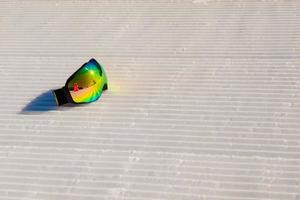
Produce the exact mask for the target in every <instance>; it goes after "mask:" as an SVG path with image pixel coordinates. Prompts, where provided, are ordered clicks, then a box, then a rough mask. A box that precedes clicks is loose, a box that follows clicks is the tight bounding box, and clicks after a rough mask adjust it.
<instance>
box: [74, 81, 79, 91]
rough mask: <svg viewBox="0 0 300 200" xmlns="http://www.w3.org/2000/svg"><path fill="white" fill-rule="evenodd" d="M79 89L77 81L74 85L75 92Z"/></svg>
mask: <svg viewBox="0 0 300 200" xmlns="http://www.w3.org/2000/svg"><path fill="white" fill-rule="evenodd" d="M78 90H79V88H78V84H77V83H74V85H73V91H74V92H77V91H78Z"/></svg>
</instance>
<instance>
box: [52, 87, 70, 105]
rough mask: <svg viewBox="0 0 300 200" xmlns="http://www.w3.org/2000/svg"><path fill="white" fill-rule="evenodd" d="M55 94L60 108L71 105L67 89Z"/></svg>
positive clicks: (63, 88) (57, 91) (56, 91)
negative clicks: (67, 104)
mask: <svg viewBox="0 0 300 200" xmlns="http://www.w3.org/2000/svg"><path fill="white" fill-rule="evenodd" d="M53 92H54V96H55V100H56V103H57V105H58V106H61V105H63V104H66V103H69V100H68V98H67V91H66V87H62V88H60V89H57V90H54V91H53Z"/></svg>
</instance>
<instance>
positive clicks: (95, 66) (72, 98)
mask: <svg viewBox="0 0 300 200" xmlns="http://www.w3.org/2000/svg"><path fill="white" fill-rule="evenodd" d="M107 89H108V87H107V77H106V74H105V72H104V69H103V67H102V66H101V65H100V64H99V63H98V62H97V61H96V60H95V59H94V58H92V59H91V60H90V61H89V62H87V63H85V64H83V65H82V66H81V67H80V68H79V69H78V70H77V71H76V72H75V73H74V74H72V75H71V76H70V77H69V78H68V80H67V82H66V84H65V86H64V87H62V88H60V89H57V90H54V91H53V93H54V96H55V99H56V103H57V105H59V106H60V105H63V104H66V103H74V104H83V103H91V102H93V101H96V100H98V99H99V98H100V96H101V94H102V92H103V91H105V90H107Z"/></svg>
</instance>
